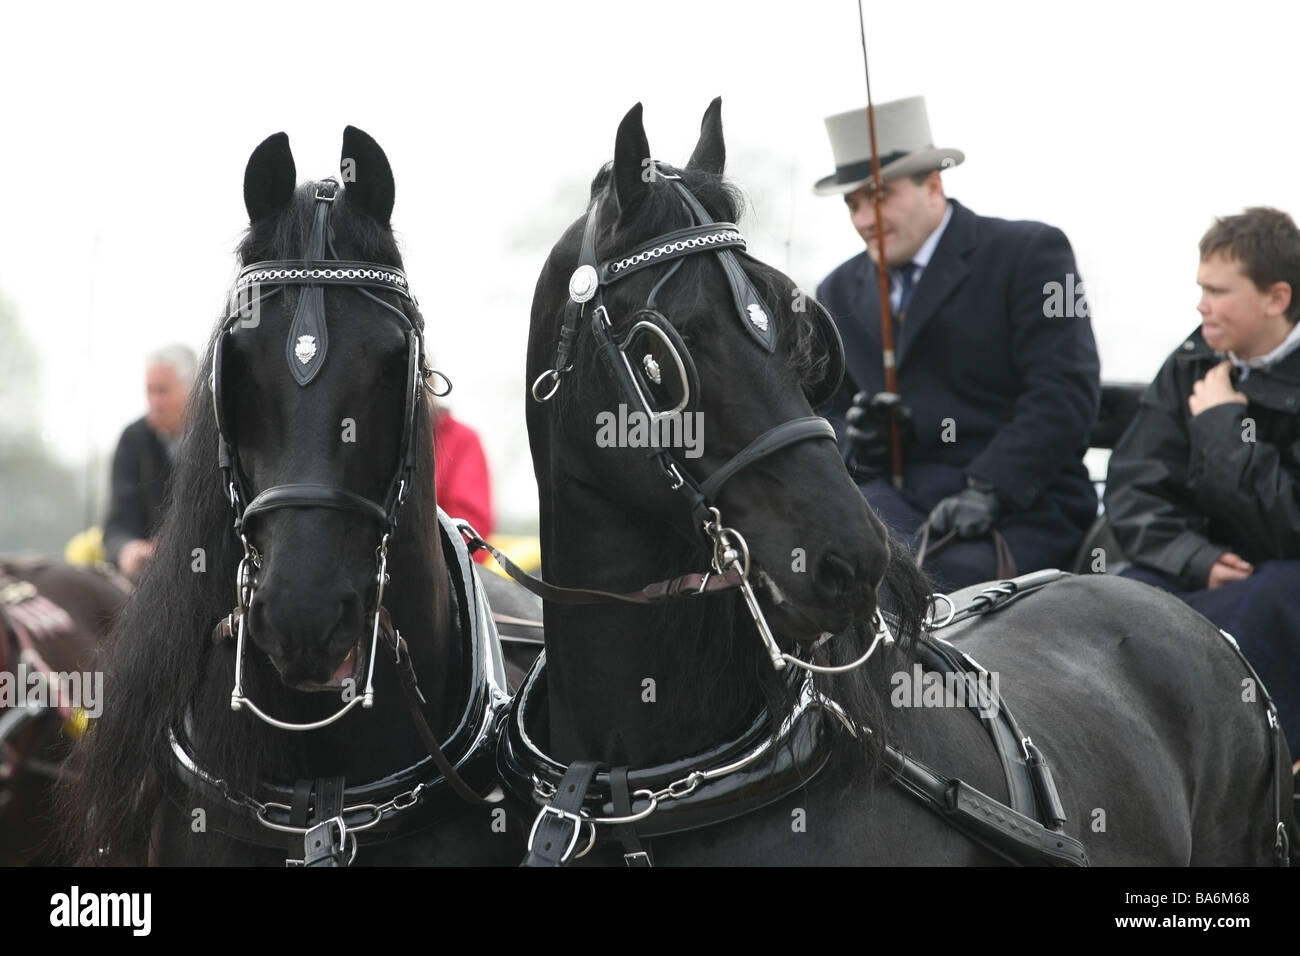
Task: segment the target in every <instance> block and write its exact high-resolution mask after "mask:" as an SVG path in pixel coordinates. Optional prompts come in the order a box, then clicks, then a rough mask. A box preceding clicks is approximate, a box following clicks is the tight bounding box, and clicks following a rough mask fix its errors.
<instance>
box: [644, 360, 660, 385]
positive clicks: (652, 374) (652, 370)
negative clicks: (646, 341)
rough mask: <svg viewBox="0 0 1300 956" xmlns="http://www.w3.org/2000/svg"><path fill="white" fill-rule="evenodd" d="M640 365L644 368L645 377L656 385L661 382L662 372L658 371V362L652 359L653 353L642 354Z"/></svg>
mask: <svg viewBox="0 0 1300 956" xmlns="http://www.w3.org/2000/svg"><path fill="white" fill-rule="evenodd" d="M641 367H642V368H644V369H645V374H646V377H647V378H649V379H650V381H652V382H654V383H655V384H656V385H662V384H663V373H662V372H661V371H659V363H658V362H656V361H655V360H654V356H653V355H643V356H642V357H641Z"/></svg>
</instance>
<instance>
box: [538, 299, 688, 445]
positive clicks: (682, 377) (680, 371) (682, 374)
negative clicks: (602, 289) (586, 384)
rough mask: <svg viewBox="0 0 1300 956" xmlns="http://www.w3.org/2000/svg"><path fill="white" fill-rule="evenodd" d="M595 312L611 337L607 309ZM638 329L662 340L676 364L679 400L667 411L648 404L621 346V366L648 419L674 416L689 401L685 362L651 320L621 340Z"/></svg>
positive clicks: (628, 333) (670, 341) (633, 327)
mask: <svg viewBox="0 0 1300 956" xmlns="http://www.w3.org/2000/svg"><path fill="white" fill-rule="evenodd" d="M596 312H597V313H599V314H600V317H601V321H603V322H604V323H605V328H606V329H608V330H609V333H610V336H611V337H613V334H614V323H613V322H612V321H611V320H610V318H609V310H608V309H606V308H605V307H604V306H603V305H602V306H600V307H599V308H598V309H597V310H596ZM639 329H647V330H648V331H649V332H650V333H651V334H652V335H654V336H655V337H657V338H658V339H659V340H660V341H661V342H663V344H664V349H665V351H666V352H667V354H668V355H670V356H671V357H672V360H673V364H674V365H676V366H677V380H678V381H679V382H681V383H682V397H681V400H680V401H679V402H678V403H677V404H676V405H674V406H673V407H672V408H670V409H668V410H667V411H656V410H655V408H654V407H653V406H652V405H651V404H650V398H649V396H648V395H646V394H645V393H644V392H643V391H641V383H640V381H639V380H638V378H637V375H636V374H635V370H634V369H633V368H632V363H631V362H630V361H629V360H628V357H627V353H626V352H624V351H623V349H621V348H620V349H619V350H618V354H619V357H620V358H621V359H622V361H623V366H624V367H625V368H626V369H627V371H628V375H629V377H630V378H631V379H632V387H633V388H634V389H635V390H636V394H637V398H639V399H640V400H641V406H642V409H643V410H644V411H645V413H646V415H648V416H649V417H650V420H651V421H656V420H660V419H666V418H667V419H671V418H676V417H677V416H678V415H680V414H681V413H682V412H683V411H685V410H686V406H688V405H689V404H690V403H691V386H690V378H689V377H688V376H687V374H686V364H685V363H684V362H683V361H682V357H681V356H680V355H678V354H677V349H676V347H675V346H674V345H673V343H672V340H671V339H670V338H668V336H667V335H666V334H665V333H664V330H663V329H661V328H659V326H657V325H655V324H654V323H653V322H647V321H645V320H644V319H643V320H641V321H640V322H637V323H636V324H635V325H633V326H632V328H630V329H628V330H627V333H626V334H625V335H624V336H623V341H624V342H626V341H629V340H630V339H631V337H632V336H633V335H634V334H636V332H637V331H638V330H639ZM648 357H649V356H647V358H648ZM652 361H653V360H652ZM648 371H649V370H648V369H647V373H648ZM654 381H655V382H656V383H657V382H658V381H659V380H658V379H655V380H654ZM533 387H534V388H536V387H537V385H536V383H534V385H533ZM534 397H535V396H534ZM539 401H544V399H539Z"/></svg>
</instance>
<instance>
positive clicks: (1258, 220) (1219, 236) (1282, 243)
mask: <svg viewBox="0 0 1300 956" xmlns="http://www.w3.org/2000/svg"><path fill="white" fill-rule="evenodd" d="M1215 253H1222V254H1224V255H1226V256H1227V257H1228V258H1229V259H1236V260H1237V261H1238V262H1240V263H1241V271H1242V272H1243V273H1245V275H1246V276H1247V278H1249V279H1250V281H1251V282H1253V283H1254V284H1255V288H1256V289H1258V290H1259V291H1260V292H1263V291H1265V290H1266V289H1268V288H1269V287H1270V286H1272V285H1273V283H1275V282H1285V283H1287V284H1288V285H1290V286H1291V304H1290V305H1289V306H1287V310H1286V317H1287V320H1288V321H1289V322H1290V323H1291V324H1292V325H1294V324H1295V323H1296V320H1297V319H1300V229H1297V228H1296V224H1295V222H1294V221H1292V219H1291V217H1290V216H1288V215H1287V214H1286V213H1284V212H1282V210H1280V209H1271V208H1269V207H1268V206H1254V207H1252V208H1250V209H1247V210H1246V211H1245V212H1243V213H1242V214H1241V215H1238V216H1222V217H1220V218H1218V219H1216V220H1214V225H1213V226H1211V227H1210V229H1209V231H1208V232H1206V234H1205V235H1204V236H1202V237H1201V260H1202V261H1204V260H1206V259H1208V258H1210V256H1212V255H1214V254H1215Z"/></svg>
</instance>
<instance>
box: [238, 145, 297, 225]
mask: <svg viewBox="0 0 1300 956" xmlns="http://www.w3.org/2000/svg"><path fill="white" fill-rule="evenodd" d="M297 178H298V171H297V169H296V168H295V167H294V164H293V153H292V152H290V150H289V137H288V136H287V135H285V134H284V133H276V134H274V135H272V136H268V137H267V138H266V139H264V140H262V142H261V143H259V144H258V147H257V149H255V150H253V155H252V156H249V157H248V165H247V166H246V167H245V168H244V208H245V209H247V210H248V221H249V222H257V221H258V220H259V219H261V218H263V217H264V216H269V215H270V214H271V213H273V212H276V211H277V210H279V209H283V208H284V207H285V206H287V205H289V200H291V199H292V198H293V187H294V183H296V182H297Z"/></svg>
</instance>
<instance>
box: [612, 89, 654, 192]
mask: <svg viewBox="0 0 1300 956" xmlns="http://www.w3.org/2000/svg"><path fill="white" fill-rule="evenodd" d="M649 166H650V141H649V140H647V139H646V135H645V127H644V126H643V125H642V124H641V104H640V103H638V104H636V106H634V107H632V108H631V109H630V110H628V111H627V115H626V116H624V117H623V122H621V123H619V124H618V136H617V138H615V140H614V198H615V199H616V200H617V201H618V214H619V218H623V217H624V216H626V215H627V214H628V213H630V212H631V211H632V210H633V209H635V208H636V207H637V206H638V205H640V203H641V200H643V199H644V198H645V196H646V193H647V192H648V191H649V188H650V187H649V181H650V177H648V176H647V175H646V170H647V169H648V168H649Z"/></svg>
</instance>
